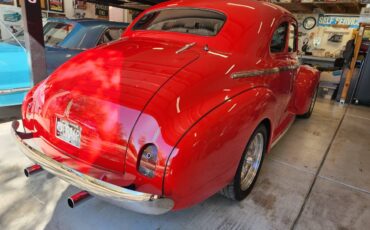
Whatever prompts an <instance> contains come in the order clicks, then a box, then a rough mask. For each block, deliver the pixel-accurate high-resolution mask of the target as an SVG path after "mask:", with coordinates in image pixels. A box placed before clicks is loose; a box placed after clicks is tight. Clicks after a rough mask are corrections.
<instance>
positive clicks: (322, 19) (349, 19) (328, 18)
mask: <svg viewBox="0 0 370 230" xmlns="http://www.w3.org/2000/svg"><path fill="white" fill-rule="evenodd" d="M335 25H337V26H348V27H349V28H358V27H359V17H357V16H338V15H328V14H325V15H324V14H321V15H320V16H319V20H318V26H322V27H329V26H330V27H331V26H335Z"/></svg>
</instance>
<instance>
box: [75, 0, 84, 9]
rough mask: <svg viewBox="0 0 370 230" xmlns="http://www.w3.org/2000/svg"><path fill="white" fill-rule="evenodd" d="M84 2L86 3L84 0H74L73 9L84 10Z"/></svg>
mask: <svg viewBox="0 0 370 230" xmlns="http://www.w3.org/2000/svg"><path fill="white" fill-rule="evenodd" d="M86 3H87V1H86V0H74V6H75V9H79V10H86V8H87V5H86Z"/></svg>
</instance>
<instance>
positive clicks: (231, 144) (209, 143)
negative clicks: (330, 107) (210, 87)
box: [163, 88, 276, 210]
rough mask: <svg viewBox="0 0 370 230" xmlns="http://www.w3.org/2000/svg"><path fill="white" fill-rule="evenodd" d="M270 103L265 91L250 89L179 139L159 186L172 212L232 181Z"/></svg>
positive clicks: (268, 112)
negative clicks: (169, 198)
mask: <svg viewBox="0 0 370 230" xmlns="http://www.w3.org/2000/svg"><path fill="white" fill-rule="evenodd" d="M274 105H276V102H275V98H273V96H272V94H271V92H270V91H269V90H268V89H266V88H254V89H251V90H248V91H246V92H244V93H242V94H239V95H238V96H236V97H233V98H231V99H229V100H228V101H226V102H225V103H223V104H221V105H219V106H218V107H216V108H214V109H213V110H211V111H210V112H208V113H207V114H206V115H205V116H203V118H201V119H200V120H199V121H198V122H197V123H195V124H194V125H193V126H192V127H191V128H190V129H189V130H188V131H187V132H186V133H185V134H184V136H182V138H181V139H180V141H179V142H178V143H177V145H176V147H175V148H174V149H173V151H172V152H171V155H170V156H169V159H168V161H167V165H166V171H165V174H164V175H165V177H164V183H163V190H164V195H165V196H167V197H171V199H173V200H174V201H175V207H174V209H175V210H177V209H182V208H185V207H189V206H191V205H194V204H196V203H198V202H200V201H202V200H205V199H206V198H208V197H209V196H211V195H213V194H214V193H216V192H218V191H219V190H221V189H222V188H223V187H225V186H226V185H227V184H228V183H230V181H232V179H233V177H234V175H235V173H236V170H237V167H238V164H239V161H240V159H241V156H242V153H243V151H244V149H245V147H246V144H247V142H248V140H249V138H250V136H251V135H252V133H253V131H254V130H255V128H256V127H257V126H258V124H259V123H260V122H261V121H263V120H264V119H266V118H269V117H272V116H273V111H274V108H273V106H274ZM270 127H271V128H272V127H273V125H271V124H270Z"/></svg>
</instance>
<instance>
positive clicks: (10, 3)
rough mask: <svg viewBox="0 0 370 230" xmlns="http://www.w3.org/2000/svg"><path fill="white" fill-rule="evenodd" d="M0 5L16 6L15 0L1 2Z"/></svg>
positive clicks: (2, 0)
mask: <svg viewBox="0 0 370 230" xmlns="http://www.w3.org/2000/svg"><path fill="white" fill-rule="evenodd" d="M0 4H4V5H11V6H12V5H14V0H0Z"/></svg>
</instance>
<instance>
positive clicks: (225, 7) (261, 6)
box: [152, 0, 294, 18]
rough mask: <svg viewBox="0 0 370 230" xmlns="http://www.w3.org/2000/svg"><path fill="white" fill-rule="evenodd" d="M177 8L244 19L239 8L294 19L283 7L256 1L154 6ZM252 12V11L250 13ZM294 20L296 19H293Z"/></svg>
mask: <svg viewBox="0 0 370 230" xmlns="http://www.w3.org/2000/svg"><path fill="white" fill-rule="evenodd" d="M177 7H191V8H201V9H209V10H215V11H219V12H223V13H225V14H227V15H229V16H230V15H231V16H232V17H234V18H236V17H238V18H243V17H245V15H236V14H235V13H234V12H235V10H236V9H237V8H239V9H245V10H251V9H253V10H256V11H263V14H265V15H266V16H267V15H269V14H270V13H273V14H276V13H277V12H279V13H280V14H281V15H289V16H291V17H293V15H292V13H290V12H289V11H288V10H286V9H285V8H283V7H280V6H278V5H275V4H272V3H269V2H265V1H256V0H212V1H209V0H171V1H168V2H163V3H160V4H158V5H156V6H154V7H153V8H152V9H155V8H157V9H161V8H177ZM249 12H250V11H249ZM293 18H294V17H293Z"/></svg>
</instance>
